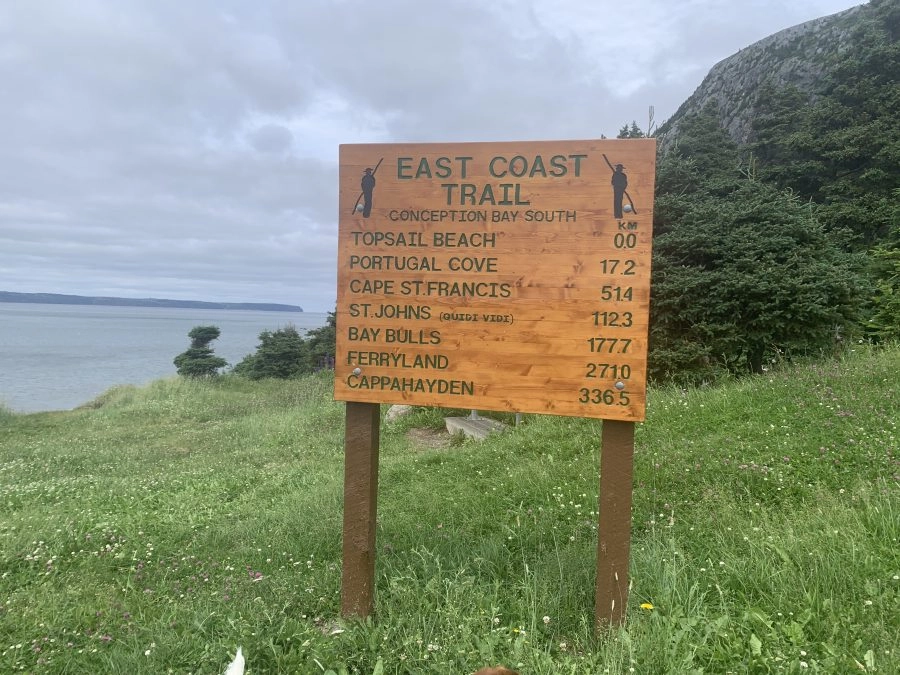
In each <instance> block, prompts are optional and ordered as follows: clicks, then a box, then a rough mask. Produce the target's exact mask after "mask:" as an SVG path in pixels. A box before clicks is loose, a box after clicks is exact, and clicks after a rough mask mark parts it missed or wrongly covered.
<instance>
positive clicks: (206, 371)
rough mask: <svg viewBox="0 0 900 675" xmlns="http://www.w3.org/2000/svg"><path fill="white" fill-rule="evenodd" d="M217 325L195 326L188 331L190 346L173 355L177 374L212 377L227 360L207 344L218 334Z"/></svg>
mask: <svg viewBox="0 0 900 675" xmlns="http://www.w3.org/2000/svg"><path fill="white" fill-rule="evenodd" d="M220 333H221V332H220V331H219V328H218V326H195V327H194V328H192V329H191V331H190V332H189V333H188V337H189V338H190V339H191V346H190V347H189V348H188V349H187V351H184V352H182V353H181V354H179V355H178V356H176V357H175V359H174V363H175V367H176V368H177V369H178V374H179V375H182V376H185V377H212V376H214V375H217V374H218V372H219V369H221V368H224V367H225V366H227V365H228V362H227V361H226V360H225V359H223V358H221V357H220V356H216V355H215V354H214V353H213V350H212V347H210V346H209V344H210V343H211V342H212V341H213V340H215V339H217V338H218V337H219V335H220Z"/></svg>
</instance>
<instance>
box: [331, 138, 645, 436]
mask: <svg viewBox="0 0 900 675" xmlns="http://www.w3.org/2000/svg"><path fill="white" fill-rule="evenodd" d="M655 158H656V142H655V140H653V139H629V140H588V141H540V142H522V143H515V142H504V143H456V144H384V145H378V144H372V145H342V146H341V148H340V202H339V208H340V218H339V254H338V300H337V331H338V332H337V354H336V364H335V398H336V399H337V400H342V401H355V402H367V403H407V404H413V405H426V406H439V407H450V408H475V409H479V410H497V411H509V412H527V413H544V414H556V415H572V416H579V417H594V418H604V419H611V420H622V421H632V422H633V421H640V420H643V419H644V416H645V408H646V362H647V328H648V314H649V296H650V252H651V237H652V223H653V187H654V177H655Z"/></svg>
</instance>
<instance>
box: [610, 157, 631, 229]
mask: <svg viewBox="0 0 900 675" xmlns="http://www.w3.org/2000/svg"><path fill="white" fill-rule="evenodd" d="M624 169H625V167H624V166H622V165H621V164H616V168H615V170H614V171H613V175H612V187H613V213H614V214H615V217H616V218H622V217H623V215H622V198H623V197H624V196H625V190H626V189H627V188H628V176H626V175H625V171H624Z"/></svg>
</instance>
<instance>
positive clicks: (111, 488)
mask: <svg viewBox="0 0 900 675" xmlns="http://www.w3.org/2000/svg"><path fill="white" fill-rule="evenodd" d="M329 378H330V376H329V375H328V374H322V375H317V376H314V377H310V378H307V379H303V380H299V381H289V382H261V383H260V382H256V383H254V382H249V381H245V380H241V379H238V378H233V377H225V378H220V379H219V380H216V381H211V382H197V381H188V380H178V379H169V380H163V381H158V382H155V383H153V384H151V385H149V386H147V387H144V388H140V389H138V388H132V387H125V388H119V389H114V390H112V391H110V392H108V393H107V394H105V395H104V396H102V397H101V398H99V399H98V400H96V401H94V402H92V403H91V404H90V405H88V406H85V407H84V408H81V409H78V410H75V411H70V412H62V413H43V414H33V415H13V414H11V413H8V412H5V411H3V410H2V409H0V672H2V673H7V672H9V673H14V672H35V673H38V672H50V673H127V674H132V673H189V672H190V673H221V672H222V671H223V670H224V668H225V665H226V664H227V663H228V661H229V660H230V659H231V656H232V655H233V653H234V651H235V649H236V648H237V647H238V645H241V646H243V650H244V654H245V655H246V657H247V667H248V671H247V672H248V673H252V674H261V673H328V672H332V673H343V672H348V673H470V672H471V671H473V670H475V669H476V668H478V667H481V666H484V665H494V664H497V663H502V664H505V665H507V666H509V667H513V668H516V669H518V670H520V671H521V672H522V673H523V675H524V674H529V675H530V674H537V673H545V674H548V675H549V674H554V675H555V674H557V673H630V672H635V673H650V674H658V673H678V674H682V673H701V672H703V673H769V672H771V673H812V672H819V673H852V672H871V673H895V672H900V487H898V486H900V434H898V430H897V424H898V421H900V348H897V347H896V346H895V347H887V348H882V349H878V350H873V349H870V348H867V347H864V346H859V347H858V350H857V351H850V352H848V353H847V354H846V355H845V356H844V357H843V358H841V359H838V360H834V361H828V362H821V363H818V364H814V365H807V366H803V367H793V368H790V369H787V370H784V371H779V372H775V373H771V374H769V375H766V376H763V377H757V378H753V379H747V380H742V381H735V382H732V383H728V384H724V385H722V386H718V387H715V388H710V389H705V390H693V391H681V390H676V389H672V390H655V391H652V392H651V397H650V404H649V410H648V418H647V421H646V423H644V424H642V425H639V426H638V429H637V433H636V455H635V484H634V510H633V543H632V558H631V577H632V589H631V599H630V603H629V607H628V619H627V622H626V624H625V626H624V627H623V628H621V629H617V630H613V631H611V632H609V633H608V634H606V635H603V636H600V637H595V636H594V634H593V588H594V565H595V546H596V522H597V489H598V488H597V486H598V477H597V472H598V466H599V460H598V448H599V435H600V430H601V424H600V423H599V422H597V421H590V420H583V419H576V418H561V417H541V416H526V418H525V421H524V423H523V424H522V425H520V426H519V427H517V428H514V429H511V430H510V431H509V432H507V433H505V434H503V435H499V436H495V437H492V438H491V439H489V440H488V441H485V442H480V443H476V442H456V441H455V442H453V443H450V444H449V445H447V446H446V447H434V446H433V445H432V444H430V443H426V442H423V440H422V439H423V438H429V436H428V435H427V434H423V433H421V432H418V433H415V434H412V433H411V432H412V431H413V430H420V429H422V428H435V429H438V428H441V427H442V425H443V415H444V413H445V412H446V411H440V410H433V409H422V410H420V411H418V412H416V413H415V414H413V415H412V416H411V417H408V418H404V419H403V420H402V421H401V422H398V423H392V424H384V425H383V426H382V439H381V464H380V471H381V475H380V492H379V527H378V562H377V569H376V583H377V588H376V606H377V614H376V616H375V617H374V619H373V620H371V621H368V622H365V623H342V622H341V621H340V619H339V616H338V614H339V606H340V550H341V509H342V503H341V502H342V480H343V474H342V471H343V405H342V404H338V403H335V402H333V401H332V400H331V381H330V379H329ZM386 408H387V406H383V409H386ZM500 417H503V416H500ZM507 419H508V418H507Z"/></svg>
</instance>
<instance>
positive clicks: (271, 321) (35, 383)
mask: <svg viewBox="0 0 900 675" xmlns="http://www.w3.org/2000/svg"><path fill="white" fill-rule="evenodd" d="M327 318H328V315H327V314H324V313H318V312H252V311H243V310H217V309H165V308H159V307H95V306H93V305H43V304H19V303H3V302H0V403H2V404H4V405H5V406H6V407H8V408H11V409H12V410H14V411H16V412H37V411H41V410H63V409H68V408H74V407H76V406H79V405H81V404H83V403H87V402H88V401H90V400H91V399H93V398H95V397H96V396H98V395H99V394H102V393H103V392H104V391H106V390H107V389H109V388H110V387H113V386H115V385H118V384H137V385H140V384H145V383H147V382H149V381H151V380H155V379H158V378H161V377H168V376H171V375H175V366H174V365H173V363H172V359H174V358H175V356H177V355H178V354H180V353H181V352H183V351H184V350H185V349H187V348H188V346H189V345H190V339H189V338H188V336H187V334H188V332H189V331H190V330H191V328H193V327H194V326H201V325H203V326H205V325H214V326H218V327H219V329H220V330H221V331H222V334H221V336H220V337H219V339H218V340H216V341H215V342H213V343H212V345H211V346H212V347H213V349H214V350H215V353H216V354H217V355H218V356H221V357H223V358H224V359H226V360H227V361H228V363H229V365H234V364H236V363H237V362H238V361H240V360H241V359H242V358H244V357H245V356H246V355H247V354H251V353H253V352H254V351H256V346H257V344H259V340H258V338H259V334H260V333H261V332H262V331H264V330H275V329H277V328H281V327H284V326H287V325H294V326H296V327H297V329H298V330H301V329H307V330H309V329H311V328H318V327H320V326H324V325H325V323H326V320H327ZM301 332H302V330H301Z"/></svg>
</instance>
